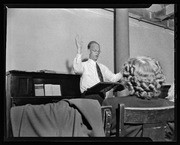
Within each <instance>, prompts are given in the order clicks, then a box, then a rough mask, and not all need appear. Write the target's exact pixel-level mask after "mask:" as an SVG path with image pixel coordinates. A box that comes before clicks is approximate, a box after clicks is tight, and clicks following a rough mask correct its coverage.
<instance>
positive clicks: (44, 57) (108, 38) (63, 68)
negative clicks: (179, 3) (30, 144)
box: [4, 4, 177, 142]
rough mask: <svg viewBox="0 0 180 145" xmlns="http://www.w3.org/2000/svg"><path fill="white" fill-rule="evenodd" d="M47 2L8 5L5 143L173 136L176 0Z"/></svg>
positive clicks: (162, 139)
mask: <svg viewBox="0 0 180 145" xmlns="http://www.w3.org/2000/svg"><path fill="white" fill-rule="evenodd" d="M43 6H44V5H43ZM43 6H41V7H38V6H34V5H33V6H31V5H28V4H27V5H23V6H18V5H8V4H7V5H4V11H5V15H4V16H5V20H6V22H5V27H4V28H5V31H4V32H5V34H4V36H5V48H4V49H5V96H4V108H5V112H4V114H5V116H4V122H5V127H4V128H5V130H4V141H7V142H8V141H17V140H20V141H21V140H22V141H32V140H33V141H38V140H44V141H47V140H48V141H52V142H53V141H56V142H61V141H73V142H74V141H78V140H79V141H80V140H81V141H82V140H84V141H90V142H95V141H98V142H108V141H110V142H113V141H114V142H176V141H177V134H176V133H177V130H176V117H177V115H176V112H175V109H176V96H177V95H176V91H175V88H176V78H175V55H176V54H175V53H176V41H175V35H176V31H175V30H176V23H175V21H176V17H175V14H176V4H141V5H138V4H137V5H135V4H126V5H123V4H122V5H120V4H119V5H118V6H117V7H113V6H112V7H108V6H107V7H104V6H102V7H101V6H99V7H97V6H96V7H62V6H60V7H58V6H57V7H56V6H54V7H51V6H45V7H43Z"/></svg>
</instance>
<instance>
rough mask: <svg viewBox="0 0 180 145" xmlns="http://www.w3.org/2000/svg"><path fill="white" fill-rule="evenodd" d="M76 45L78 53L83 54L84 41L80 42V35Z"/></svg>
mask: <svg viewBox="0 0 180 145" xmlns="http://www.w3.org/2000/svg"><path fill="white" fill-rule="evenodd" d="M75 43H76V47H77V53H79V54H81V51H82V45H83V41H81V40H80V38H79V35H77V36H76V38H75Z"/></svg>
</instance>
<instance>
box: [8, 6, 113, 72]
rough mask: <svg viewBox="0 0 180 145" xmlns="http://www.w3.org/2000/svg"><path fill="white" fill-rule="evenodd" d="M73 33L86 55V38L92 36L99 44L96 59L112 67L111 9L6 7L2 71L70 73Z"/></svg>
mask: <svg viewBox="0 0 180 145" xmlns="http://www.w3.org/2000/svg"><path fill="white" fill-rule="evenodd" d="M76 34H79V35H80V36H81V38H82V40H83V42H84V43H83V44H84V48H83V57H84V58H87V57H88V50H87V44H88V42H89V41H91V40H95V41H97V42H99V43H100V45H101V51H102V54H101V55H100V58H99V61H101V62H102V63H103V64H105V65H107V66H108V67H109V68H110V69H111V70H112V71H114V65H113V61H114V60H113V53H114V52H113V47H114V46H113V13H111V12H109V11H106V10H103V9H22V8H21V9H16V8H9V9H8V10H7V48H6V71H8V70H13V69H15V70H25V71H37V70H40V69H49V70H55V71H58V72H62V73H72V72H71V69H70V68H71V67H72V62H73V59H74V57H75V55H76V47H75V41H74V38H75V36H76ZM107 58H108V59H107Z"/></svg>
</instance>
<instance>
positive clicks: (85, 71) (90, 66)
mask: <svg viewBox="0 0 180 145" xmlns="http://www.w3.org/2000/svg"><path fill="white" fill-rule="evenodd" d="M98 65H99V67H100V69H101V72H102V75H103V79H104V81H106V82H117V81H118V80H120V79H121V77H122V74H121V73H120V72H119V73H117V74H114V73H112V72H111V71H110V70H109V69H108V68H107V67H106V66H105V65H103V64H100V63H98ZM73 69H74V72H75V73H76V74H81V79H80V90H81V93H83V92H84V91H86V90H87V89H88V88H90V87H92V86H94V85H96V84H97V83H99V82H100V80H99V77H98V73H97V70H96V61H94V60H92V59H88V60H87V61H86V62H82V59H81V54H77V55H76V57H75V58H74V61H73Z"/></svg>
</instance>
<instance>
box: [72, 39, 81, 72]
mask: <svg viewBox="0 0 180 145" xmlns="http://www.w3.org/2000/svg"><path fill="white" fill-rule="evenodd" d="M75 43H76V47H77V55H76V57H75V58H74V61H73V70H74V72H75V73H76V74H82V73H83V65H82V59H81V55H82V54H81V51H82V41H81V42H80V41H79V36H77V37H76V38H75Z"/></svg>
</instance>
